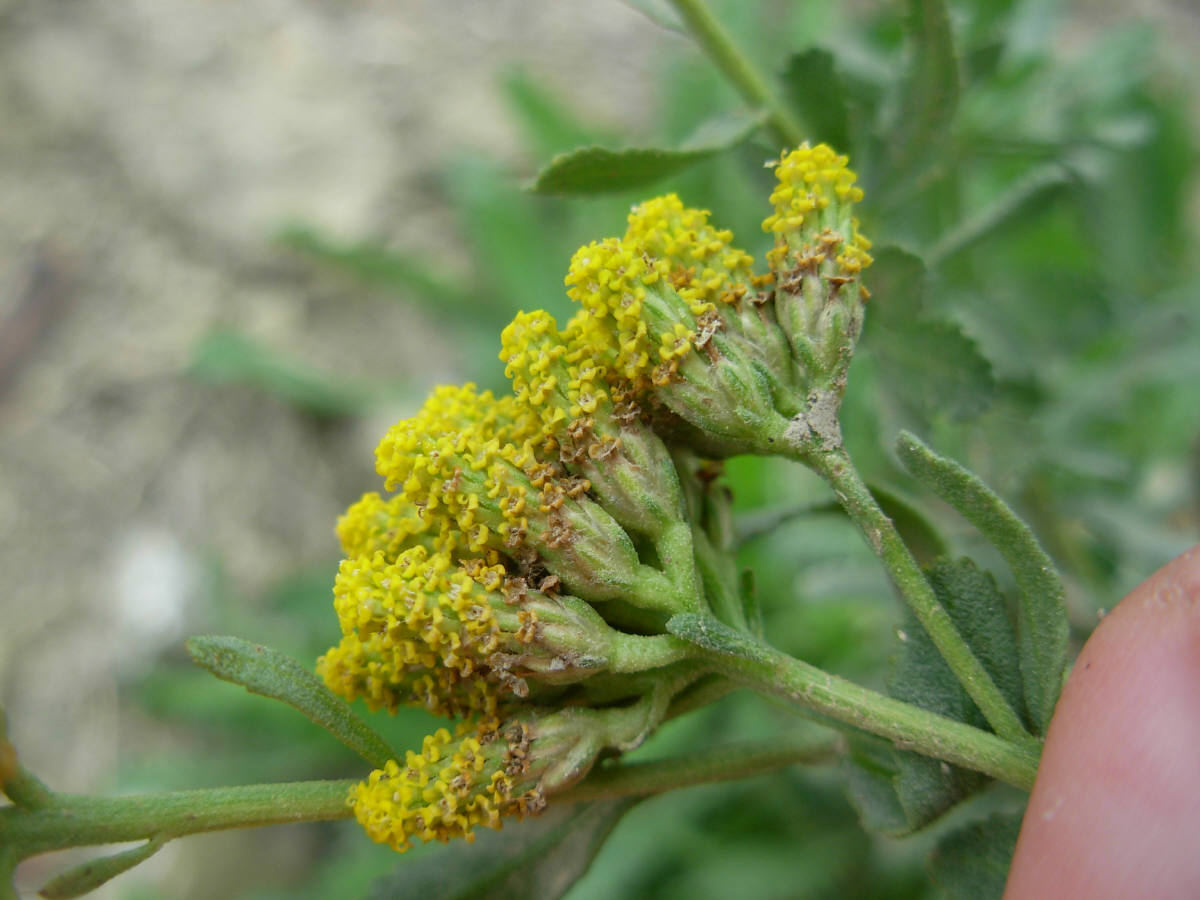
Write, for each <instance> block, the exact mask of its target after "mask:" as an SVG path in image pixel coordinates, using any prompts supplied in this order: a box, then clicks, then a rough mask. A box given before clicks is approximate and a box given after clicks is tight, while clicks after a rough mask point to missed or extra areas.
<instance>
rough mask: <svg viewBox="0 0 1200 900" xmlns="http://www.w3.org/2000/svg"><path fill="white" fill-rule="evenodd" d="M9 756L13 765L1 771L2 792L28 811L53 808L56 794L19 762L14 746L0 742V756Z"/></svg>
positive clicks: (0, 787)
mask: <svg viewBox="0 0 1200 900" xmlns="http://www.w3.org/2000/svg"><path fill="white" fill-rule="evenodd" d="M5 754H8V755H10V757H11V763H10V764H8V765H6V766H5V767H4V770H3V771H0V791H3V792H4V794H5V795H6V796H7V797H8V799H9V800H11V801H12V802H13V803H15V804H16V805H17V806H23V807H25V808H26V809H40V808H41V807H44V806H53V805H54V802H55V796H56V795H55V793H54V792H53V791H52V790H50V788H48V787H46V785H44V784H43V783H42V781H41V779H39V778H38V777H37V776H36V775H34V774H33V773H32V772H30V771H29V770H28V769H26V768H25V767H24V766H23V765H21V763H20V762H18V761H17V752H16V750H14V749H13V747H12V744H10V743H8V742H7V741H0V755H5Z"/></svg>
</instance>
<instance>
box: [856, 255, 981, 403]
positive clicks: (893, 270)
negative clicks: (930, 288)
mask: <svg viewBox="0 0 1200 900" xmlns="http://www.w3.org/2000/svg"><path fill="white" fill-rule="evenodd" d="M869 272H870V288H871V302H870V305H869V307H868V315H867V342H868V346H869V347H870V348H871V350H872V352H873V353H874V354H875V356H876V357H877V358H878V361H879V375H880V378H879V384H880V385H881V386H882V389H883V390H884V391H885V392H886V393H887V394H888V395H889V396H890V397H891V398H892V400H893V402H894V403H895V404H896V405H897V406H899V407H900V408H901V409H903V410H905V411H906V412H907V413H908V414H909V415H911V416H913V417H914V418H915V419H916V420H917V421H919V422H921V423H925V422H928V421H930V420H931V419H932V418H933V417H934V416H936V415H939V414H944V415H947V416H949V417H950V418H951V419H954V420H959V421H961V420H966V419H971V418H973V417H975V416H977V415H979V414H980V413H981V412H983V411H984V410H985V409H987V407H988V406H989V405H990V404H991V402H992V397H993V394H994V393H995V382H994V380H993V378H992V367H991V363H989V362H988V361H987V359H986V358H984V356H983V354H982V353H980V351H979V347H978V345H977V344H976V343H975V341H974V340H973V339H971V338H970V337H968V336H967V335H965V334H964V333H963V331H962V329H961V328H960V327H959V326H958V325H957V324H956V323H954V322H951V321H949V320H948V319H944V318H941V317H938V316H936V315H934V314H931V313H929V312H927V311H926V310H925V308H924V291H925V264H924V263H923V262H922V261H921V260H920V258H918V257H916V256H914V255H912V254H911V253H907V252H905V251H903V250H901V249H899V248H898V247H885V248H883V249H882V250H880V251H879V253H878V254H877V256H876V258H875V262H874V264H873V265H872V266H871V268H870V269H869Z"/></svg>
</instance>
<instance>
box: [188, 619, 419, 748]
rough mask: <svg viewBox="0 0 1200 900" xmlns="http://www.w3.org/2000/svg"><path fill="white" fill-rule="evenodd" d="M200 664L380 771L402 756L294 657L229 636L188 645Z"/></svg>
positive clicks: (192, 641)
mask: <svg viewBox="0 0 1200 900" xmlns="http://www.w3.org/2000/svg"><path fill="white" fill-rule="evenodd" d="M187 651H188V653H189V654H191V657H192V659H193V660H194V661H195V662H196V664H197V665H198V666H201V667H203V668H205V669H208V671H210V672H212V673H213V674H214V675H216V676H217V677H218V678H220V679H222V680H224V681H232V682H233V683H234V684H240V685H241V686H242V687H244V688H245V689H246V690H248V691H250V693H252V694H261V695H262V696H264V697H270V698H271V699H272V700H282V701H283V702H284V703H286V704H288V705H289V706H292V707H295V708H296V709H298V710H299V711H300V712H302V713H304V715H306V716H308V718H310V719H311V720H312V721H313V722H315V723H316V724H318V725H320V726H321V727H322V728H324V729H325V730H326V731H328V732H329V733H330V734H332V735H333V736H334V737H335V738H337V739H338V740H339V741H341V742H342V743H343V744H345V745H346V746H347V747H349V748H350V749H351V750H353V751H354V752H355V753H357V754H358V755H359V756H361V757H362V758H363V759H365V760H366V761H367V762H369V763H370V764H371V765H373V766H374V767H375V768H377V769H382V768H383V767H384V766H385V765H387V761H388V760H389V759H397V758H398V757H397V755H396V753H395V751H394V750H392V749H391V748H390V747H389V746H388V745H387V743H386V742H385V741H384V740H383V738H381V737H380V736H379V735H378V734H376V733H375V732H374V731H373V730H372V729H371V728H370V727H369V726H368V725H367V724H366V723H365V722H363V720H362V719H360V718H359V717H358V716H357V715H355V713H354V711H353V710H352V709H350V707H349V705H347V703H346V701H345V700H343V699H342V698H341V697H338V696H337V695H336V694H334V693H333V692H332V691H331V690H329V688H327V687H326V686H325V684H324V682H322V681H321V680H320V679H319V678H317V676H316V675H314V674H313V673H312V672H310V671H309V670H308V669H306V668H305V667H304V666H302V665H300V663H298V662H296V661H295V660H294V659H292V658H291V657H290V656H288V655H286V654H284V653H281V652H279V651H278V650H273V649H271V648H270V647H264V646H263V645H262V644H254V643H251V642H250V641H245V640H242V639H241V638H236V637H230V636H227V635H215V634H210V635H201V636H198V637H194V638H190V639H189V640H188V641H187Z"/></svg>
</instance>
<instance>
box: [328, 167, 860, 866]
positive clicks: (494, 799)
mask: <svg viewBox="0 0 1200 900" xmlns="http://www.w3.org/2000/svg"><path fill="white" fill-rule="evenodd" d="M776 172H777V175H778V177H779V186H778V188H777V189H776V190H775V192H774V193H773V194H772V197H771V199H772V202H773V203H774V204H775V213H774V215H773V216H771V217H770V218H768V219H767V221H766V222H765V223H764V228H765V229H766V230H767V231H770V232H773V233H774V234H775V235H776V247H775V249H774V250H772V251H771V253H770V261H771V263H772V270H773V271H772V272H771V273H769V274H766V275H763V276H756V275H755V274H754V271H753V260H752V259H751V257H750V256H749V255H748V254H747V253H745V252H744V251H742V250H740V249H738V248H736V247H735V246H733V243H732V241H733V235H732V234H731V233H730V232H729V231H724V230H720V229H717V228H715V227H713V226H712V225H711V224H710V222H709V214H708V212H706V211H703V210H698V209H691V208H687V207H685V206H684V205H683V203H682V202H681V201H680V199H679V198H678V197H677V196H675V195H673V194H670V195H667V196H664V197H659V198H656V199H653V200H649V201H647V202H645V203H642V204H640V205H638V206H636V207H634V209H633V210H632V212H631V213H630V215H629V218H628V227H627V229H626V232H625V234H624V236H623V237H621V238H611V239H608V240H604V241H600V242H597V243H592V244H589V245H588V246H586V247H584V248H582V249H581V250H580V251H579V252H578V253H576V254H575V256H574V258H573V259H572V261H571V265H570V270H569V272H568V274H567V277H566V284H567V286H568V291H567V293H568V295H569V296H570V297H571V298H572V299H573V300H575V301H576V302H577V303H578V304H579V307H580V308H579V310H578V312H577V313H576V315H575V316H573V317H572V318H571V319H570V320H569V321H568V322H567V323H566V325H565V326H564V327H563V328H561V329H560V328H559V327H558V324H557V323H556V321H555V320H554V318H553V317H552V316H550V315H549V314H548V313H546V312H545V311H542V310H536V311H533V312H522V313H519V314H518V315H517V316H516V317H515V318H514V320H513V321H512V323H511V324H510V325H509V326H508V327H507V328H505V330H504V332H503V334H502V336H501V350H500V358H501V360H502V361H503V362H504V364H505V373H506V375H507V377H508V378H509V379H510V381H511V384H512V390H511V392H507V393H503V394H501V395H499V396H497V395H494V394H493V393H492V392H490V391H482V392H481V391H479V390H477V389H476V387H475V386H474V385H472V384H466V385H462V386H445V387H439V388H436V389H435V390H434V391H433V393H432V394H431V395H430V396H429V397H428V399H427V400H426V402H425V404H424V406H423V407H422V408H421V409H420V410H419V411H418V412H417V414H416V415H414V416H412V417H411V418H408V419H404V420H402V421H400V422H398V423H396V424H395V425H394V426H393V427H392V428H391V429H389V431H388V432H387V434H386V435H385V436H384V438H383V440H382V441H381V442H380V444H379V446H378V448H377V450H376V469H377V470H378V472H379V474H380V475H381V476H383V478H384V479H385V483H386V487H387V490H389V491H395V493H394V494H393V495H392V496H390V497H386V498H385V497H383V496H380V495H379V494H377V493H368V494H366V495H364V496H363V497H362V499H361V500H359V501H358V502H357V503H356V504H354V505H353V506H352V507H351V508H350V509H349V510H347V512H346V514H345V515H344V516H343V517H342V518H341V519H340V520H339V522H338V537H339V539H340V540H341V543H342V546H343V549H344V551H345V557H346V558H345V560H344V561H343V563H342V565H341V568H340V570H339V572H338V576H337V580H336V583H335V586H334V608H335V610H336V612H337V615H338V620H339V624H340V626H341V631H342V635H343V636H342V639H341V642H340V643H339V644H338V645H337V646H335V647H333V648H332V649H330V650H329V651H328V652H327V653H326V654H325V655H324V656H323V657H322V658H321V660H320V662H319V664H318V667H319V670H320V672H321V674H322V675H323V677H324V678H325V681H326V683H327V684H328V685H329V686H330V688H331V689H332V690H334V691H335V692H337V693H338V694H340V695H342V696H344V697H346V698H348V699H351V700H353V699H359V698H361V699H363V700H365V702H366V703H367V705H368V706H369V707H370V708H371V709H378V708H380V707H386V708H387V709H388V710H390V711H394V710H395V709H396V708H397V707H398V706H399V705H401V704H414V703H415V704H420V705H423V706H425V707H427V708H428V709H430V710H431V711H433V712H435V713H436V714H439V715H444V716H449V717H461V716H468V717H474V721H475V724H474V725H472V726H465V727H466V730H463V731H460V733H459V735H458V737H457V738H453V739H452V738H451V736H450V734H449V732H447V731H445V730H440V731H438V732H437V733H436V734H434V735H431V736H430V737H428V738H426V740H425V744H424V747H423V748H422V751H421V752H420V753H412V752H410V753H408V755H407V757H406V760H405V763H404V764H403V765H401V764H400V763H399V762H397V761H395V760H393V761H392V762H390V763H388V765H387V766H386V767H385V768H384V769H382V770H379V771H376V772H374V773H373V774H372V775H371V776H370V778H369V780H368V781H367V782H366V783H364V784H361V785H359V786H357V787H356V788H355V790H354V795H353V798H352V802H353V804H354V808H355V812H356V815H357V816H358V819H359V821H360V822H361V823H362V824H363V826H364V827H365V828H366V829H367V831H368V832H369V833H370V835H371V836H372V837H373V838H374V839H375V840H377V841H381V842H385V843H388V844H390V845H391V846H393V847H395V848H396V849H397V850H402V849H404V848H406V847H407V846H408V845H409V842H410V840H411V839H412V838H414V837H415V838H419V839H422V840H430V839H438V840H447V839H449V838H451V837H455V836H464V837H469V836H470V833H471V830H472V828H473V827H475V826H476V825H481V824H482V825H486V826H490V827H498V825H499V822H500V817H501V816H503V815H506V814H509V813H517V814H523V813H525V812H529V811H532V810H534V809H536V808H538V806H539V805H540V803H541V802H542V800H541V796H542V795H541V791H542V789H543V788H545V789H546V790H554V789H557V788H559V787H561V786H562V785H564V784H567V783H570V780H571V779H574V778H577V777H581V774H582V773H583V772H585V771H586V770H587V768H588V767H590V766H591V764H592V763H593V762H594V760H595V758H596V757H597V755H598V754H599V753H600V752H601V751H602V750H604V749H605V747H628V746H634V745H635V744H636V742H637V741H639V740H640V739H641V737H642V736H644V734H645V733H646V731H647V730H648V728H649V727H651V726H650V725H647V724H646V723H644V722H642V721H640V720H637V717H636V716H634V717H633V719H631V722H630V723H627V724H628V726H629V727H628V728H627V729H625V730H622V729H619V728H616V725H614V724H613V723H615V722H616V721H617V720H618V719H620V718H621V717H625V718H630V716H631V715H632V713H631V711H630V710H631V709H632V707H630V708H625V707H619V706H615V707H603V706H601V707H599V708H595V709H593V708H591V704H593V703H596V702H599V701H598V700H597V699H596V698H597V697H605V698H608V699H607V701H606V702H608V703H611V700H612V697H614V696H617V697H621V696H626V695H622V694H621V693H620V692H621V690H622V682H621V675H623V674H626V673H632V672H643V671H651V670H658V669H660V667H664V666H669V665H671V664H672V663H673V662H675V661H677V660H678V659H680V656H679V650H678V648H677V647H676V646H675V645H674V644H673V643H672V641H673V639H672V638H670V636H669V635H666V634H626V633H624V632H621V631H620V630H619V629H618V628H617V627H614V625H613V624H611V623H622V622H631V621H632V622H639V628H644V627H645V624H644V623H645V622H647V621H653V618H652V617H651V618H650V619H647V617H646V616H645V615H644V614H643V613H644V612H645V611H647V610H651V611H657V612H658V613H660V614H665V615H667V616H670V615H673V614H675V613H677V612H681V611H687V612H694V611H697V610H702V609H703V608H704V607H705V603H706V601H705V598H704V596H703V590H702V588H701V580H700V578H699V575H698V572H697V569H696V560H695V556H694V553H693V549H692V543H691V542H692V539H693V538H692V524H691V523H690V522H689V521H688V520H687V518H686V508H685V504H684V499H683V493H682V490H681V488H680V485H679V478H678V474H677V472H676V469H675V464H674V462H673V459H672V456H671V452H670V450H669V449H668V448H667V446H666V444H665V443H664V441H663V438H662V437H661V434H668V435H670V436H671V437H672V438H673V439H679V438H680V436H681V435H682V436H683V439H684V440H686V441H687V442H688V443H689V444H690V445H691V447H692V449H693V450H695V451H697V452H701V453H706V452H707V453H710V454H711V455H713V456H718V455H730V454H732V453H741V452H773V451H774V450H775V449H777V446H778V445H775V446H774V447H773V446H772V444H773V443H774V442H775V441H776V440H778V439H780V438H782V437H783V436H784V434H785V432H786V431H787V428H788V426H789V423H791V422H792V420H793V418H794V417H796V416H797V415H798V414H799V413H800V412H801V410H802V408H803V404H804V403H805V402H807V401H806V398H807V396H808V394H809V390H808V389H809V387H811V386H812V385H813V384H815V381H814V378H815V377H816V376H820V375H822V373H824V375H823V377H826V378H827V381H828V374H829V372H832V371H833V370H834V368H836V366H838V365H840V366H842V367H843V368H844V365H845V364H846V363H847V362H848V359H849V354H848V353H846V352H844V351H845V350H846V349H847V348H850V349H852V347H853V340H854V338H855V337H856V336H857V333H858V329H859V328H860V327H861V316H862V311H861V300H860V292H859V287H858V286H857V284H854V285H852V286H850V287H845V285H847V284H849V283H850V282H852V281H856V278H857V274H858V272H859V271H860V270H861V268H862V267H863V266H865V265H866V264H868V263H869V262H870V257H869V256H868V255H867V253H866V251H867V248H868V247H869V246H870V244H869V242H867V241H866V239H865V238H862V237H861V235H859V234H858V231H857V223H856V222H855V221H854V220H853V219H851V218H850V209H851V207H852V205H853V203H854V202H856V201H857V200H858V199H860V198H861V191H860V190H859V189H858V188H857V187H855V185H854V180H855V178H854V173H853V172H851V171H850V170H849V169H847V168H846V158H845V157H841V156H838V155H837V154H835V153H834V152H833V151H832V150H830V149H829V148H828V147H826V146H824V145H820V146H818V147H815V148H809V147H807V146H805V147H802V148H800V149H798V150H796V151H794V152H792V153H790V154H786V155H785V156H784V157H783V158H782V160H781V162H780V163H779V165H778V167H777V169H776ZM834 266H836V268H837V271H836V272H834V271H832V270H831V267H834ZM839 291H840V293H839ZM843 307H844V308H843ZM830 308H832V312H831V313H830V314H828V315H827V314H826V311H827V310H828V309H830ZM793 332H795V333H793ZM826 332H838V333H837V334H836V335H834V336H833V337H829V336H828V335H827V334H826ZM839 341H840V342H841V343H839ZM822 366H824V369H822ZM660 433H661V434H660ZM635 540H636V543H635ZM570 595H573V596H570ZM602 603H603V604H607V606H606V607H605V612H604V615H603V616H602V615H601V612H600V611H599V606H600V604H602ZM592 604H596V606H595V607H593V606H592ZM639 608H640V609H639ZM610 610H611V612H610ZM606 617H607V618H606ZM651 627H652V626H651ZM599 672H605V673H607V678H606V679H600V680H598V681H590V680H589V679H591V678H592V676H593V675H595V674H596V673H599ZM597 684H598V685H599V686H598V687H597ZM597 691H598V692H599V693H597ZM614 691H615V692H616V693H614ZM518 700H526V701H528V702H530V703H538V704H547V705H549V706H550V707H553V706H561V705H563V704H566V707H567V708H563V709H559V710H558V711H557V712H555V711H554V710H553V709H552V708H548V707H545V706H544V707H542V708H541V711H540V712H539V711H538V710H537V708H535V707H532V706H529V707H526V708H525V709H526V710H527V711H528V712H529V713H530V716H532V718H529V721H531V722H536V723H538V724H537V725H536V727H537V728H538V729H540V730H539V731H538V732H537V733H538V734H539V735H540V737H539V738H538V741H539V743H538V744H537V747H538V749H537V751H536V752H532V751H531V749H530V748H531V746H532V741H533V731H531V730H529V728H528V727H527V726H525V725H521V724H519V722H514V723H510V725H509V726H506V727H505V728H503V729H501V728H500V726H499V722H500V720H501V717H502V716H511V715H513V714H514V711H515V710H516V709H517V705H516V704H517V701H518ZM543 714H544V715H543ZM522 715H525V713H522ZM556 717H557V718H556ZM635 720H636V721H635ZM610 726H612V728H615V729H616V730H607V731H606V729H608V728H609V727H610ZM472 728H473V729H475V730H474V731H472V730H471V729H472ZM556 735H557V736H556ZM531 753H532V755H531ZM533 758H536V759H537V760H538V762H537V766H535V767H533V768H531V766H530V760H531V759H533ZM539 767H540V768H539Z"/></svg>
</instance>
